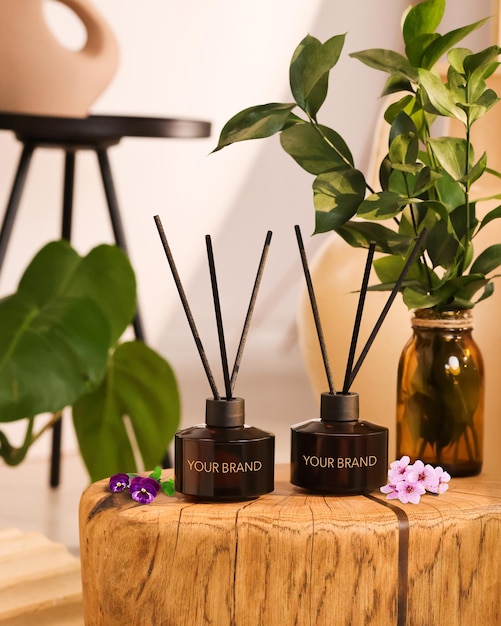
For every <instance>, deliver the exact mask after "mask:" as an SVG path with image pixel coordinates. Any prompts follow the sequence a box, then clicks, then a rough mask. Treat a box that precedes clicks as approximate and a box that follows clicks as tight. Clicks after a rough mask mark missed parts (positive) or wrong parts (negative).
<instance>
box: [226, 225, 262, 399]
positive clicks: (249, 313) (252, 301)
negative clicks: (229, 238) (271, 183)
mask: <svg viewBox="0 0 501 626" xmlns="http://www.w3.org/2000/svg"><path fill="white" fill-rule="evenodd" d="M271 236H272V232H271V230H269V231H268V233H267V234H266V239H265V241H264V247H263V252H262V253H261V259H260V261H259V266H258V270H257V275H256V280H255V281H254V287H253V289H252V294H251V299H250V302H249V308H248V309H247V315H246V317H245V322H244V327H243V330H242V335H241V336H240V343H239V344H238V349H237V355H236V357H235V364H234V365H233V371H232V373H231V380H230V386H231V391H232V393H233V389H234V387H235V382H236V379H237V376H238V371H239V369H240V363H241V361H242V354H243V351H244V346H245V342H246V341H247V335H248V333H249V326H250V322H251V318H252V313H253V311H254V305H255V304H256V298H257V292H258V290H259V285H260V284H261V278H262V277H263V271H264V264H265V263H266V258H267V256H268V252H269V249H270V243H271Z"/></svg>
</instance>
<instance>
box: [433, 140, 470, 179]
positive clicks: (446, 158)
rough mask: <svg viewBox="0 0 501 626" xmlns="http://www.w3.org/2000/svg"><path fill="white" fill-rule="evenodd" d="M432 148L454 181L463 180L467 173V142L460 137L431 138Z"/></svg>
mask: <svg viewBox="0 0 501 626" xmlns="http://www.w3.org/2000/svg"><path fill="white" fill-rule="evenodd" d="M429 143H430V147H431V149H432V151H433V154H434V155H435V158H436V159H437V161H438V162H439V163H440V165H441V167H443V168H444V170H445V171H446V172H447V173H448V174H449V176H450V177H451V178H452V179H453V180H460V179H462V178H463V177H464V176H465V174H466V172H467V163H466V141H465V140H464V139H460V138H458V137H436V138H433V137H432V138H430V140H429Z"/></svg>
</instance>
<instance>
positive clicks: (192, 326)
mask: <svg viewBox="0 0 501 626" xmlns="http://www.w3.org/2000/svg"><path fill="white" fill-rule="evenodd" d="M153 219H154V220H155V224H156V225H157V229H158V234H159V235H160V239H161V241H162V245H163V247H164V250H165V255H166V257H167V261H168V262H169V266H170V269H171V272H172V276H173V278H174V282H175V283H176V287H177V291H178V293H179V297H180V298H181V303H182V305H183V309H184V312H185V313H186V318H187V319H188V324H189V325H190V329H191V333H192V335H193V339H194V340H195V344H196V346H197V349H198V353H199V355H200V358H201V359H202V365H203V366H204V370H205V374H206V375H207V380H208V381H209V385H210V388H211V390H212V393H213V395H214V399H215V400H220V398H221V396H220V395H219V392H218V390H217V387H216V383H215V380H214V376H213V375H212V372H211V369H210V366H209V362H208V360H207V356H206V354H205V350H204V348H203V345H202V341H201V339H200V335H199V334H198V330H197V327H196V324H195V320H194V319H193V315H192V314H191V310H190V305H189V304H188V299H187V298H186V294H185V292H184V289H183V285H182V283H181V279H180V278H179V274H178V271H177V268H176V264H175V262H174V257H173V256H172V252H171V249H170V247H169V244H168V242H167V237H166V236H165V231H164V228H163V226H162V222H161V220H160V218H159V216H158V215H155V217H154V218H153Z"/></svg>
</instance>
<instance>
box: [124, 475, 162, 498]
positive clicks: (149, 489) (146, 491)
mask: <svg viewBox="0 0 501 626" xmlns="http://www.w3.org/2000/svg"><path fill="white" fill-rule="evenodd" d="M159 488H160V483H159V482H158V480H155V479H154V478H149V477H148V478H143V477H141V476H135V477H134V478H133V479H132V480H131V481H130V485H129V491H130V495H131V497H132V499H133V500H135V501H136V502H139V503H140V504H149V503H150V502H152V501H153V500H154V499H155V498H156V496H157V493H158V490H159Z"/></svg>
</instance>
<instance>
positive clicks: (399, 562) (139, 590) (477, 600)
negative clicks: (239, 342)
mask: <svg viewBox="0 0 501 626" xmlns="http://www.w3.org/2000/svg"><path fill="white" fill-rule="evenodd" d="M169 472H170V471H169V470H167V471H165V472H164V478H165V477H167V476H169V475H170V474H169ZM288 472H289V468H288V466H278V467H277V476H276V483H275V491H274V492H273V493H271V494H268V495H265V496H262V497H261V498H259V499H257V500H254V501H250V502H236V503H225V504H214V503H213V504H207V503H201V502H199V503H197V502H194V501H190V500H188V499H186V498H183V497H182V496H179V495H176V496H174V497H172V498H169V497H167V496H165V495H163V494H160V495H159V496H158V497H157V499H156V500H155V501H154V502H153V503H152V504H150V505H143V506H140V505H137V504H136V503H135V502H134V501H132V500H131V498H130V496H129V494H128V493H120V494H112V493H110V492H109V490H108V487H107V481H101V482H98V483H95V484H94V485H91V486H90V487H89V488H88V489H87V490H86V491H85V492H84V493H83V495H82V498H81V504H80V541H81V561H82V581H83V598H84V618H85V624H86V626H124V624H127V625H131V626H132V625H135V624H142V625H143V624H144V625H146V624H148V625H149V624H151V625H155V626H160V625H161V626H205V625H209V624H214V625H217V626H274V625H275V624H276V625H279V624H283V625H284V626H285V625H287V626H289V625H292V624H297V625H298V626H309V625H311V624H314V625H315V626H333V624H336V626H344V625H346V626H359V625H362V624H363V625H368V626H393V625H396V626H403V625H408V626H431V625H432V626H452V625H454V626H471V625H472V624H486V625H487V624H489V625H490V626H494V625H495V624H501V602H500V592H501V559H500V558H499V546H500V545H501V481H500V480H491V479H489V478H488V477H486V476H483V475H482V476H479V477H475V478H463V479H459V478H456V479H453V480H452V482H451V487H450V490H449V491H448V492H447V493H446V494H443V495H441V496H438V497H437V496H432V495H427V496H424V497H423V498H422V500H421V503H420V504H418V505H410V504H408V505H402V504H398V503H397V504H395V501H388V500H386V499H385V497H384V496H383V495H382V494H379V493H378V492H373V493H372V494H370V495H369V496H352V497H333V496H330V497H324V496H321V495H310V494H308V493H306V492H303V491H302V490H300V489H298V488H295V487H293V486H292V485H291V484H290V483H289V474H288Z"/></svg>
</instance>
